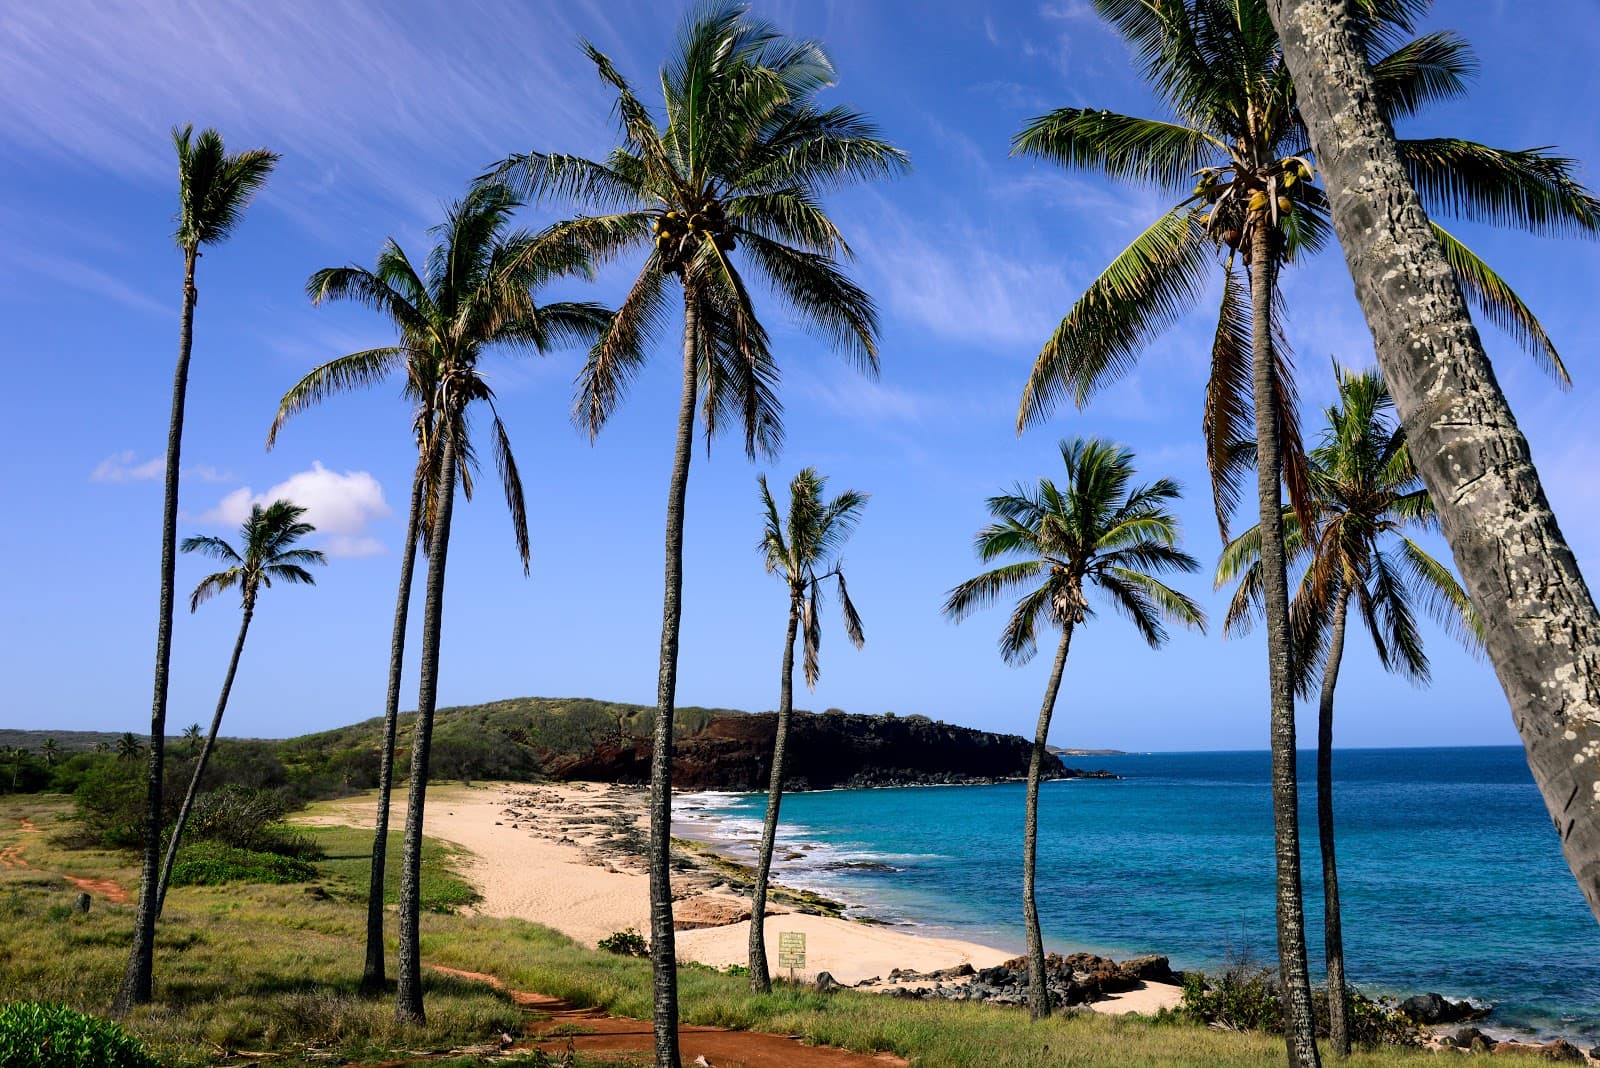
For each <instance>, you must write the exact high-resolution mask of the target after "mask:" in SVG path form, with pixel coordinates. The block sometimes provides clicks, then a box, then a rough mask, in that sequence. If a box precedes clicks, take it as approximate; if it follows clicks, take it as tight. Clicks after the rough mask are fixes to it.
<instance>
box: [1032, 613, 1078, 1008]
mask: <svg viewBox="0 0 1600 1068" xmlns="http://www.w3.org/2000/svg"><path fill="white" fill-rule="evenodd" d="M1071 644H1072V624H1071V623H1070V622H1067V623H1063V624H1062V625H1061V646H1060V648H1058V649H1057V650H1056V662H1055V665H1054V666H1053V667H1052V668H1051V669H1050V682H1049V684H1048V685H1047V686H1045V691H1044V704H1043V705H1042V706H1040V708H1039V726H1038V727H1037V728H1035V730H1034V732H1033V755H1032V756H1031V757H1030V758H1029V760H1028V800H1027V812H1026V813H1025V814H1024V815H1023V818H1022V922H1023V923H1024V924H1025V925H1026V927H1027V929H1028V1015H1029V1016H1030V1017H1031V1018H1032V1019H1035V1020H1042V1019H1044V1018H1045V1017H1046V1016H1049V1015H1050V990H1049V988H1048V987H1046V986H1045V975H1044V935H1043V934H1042V933H1041V932H1040V930H1039V903H1038V901H1037V899H1036V898H1035V897H1034V890H1033V887H1034V868H1035V865H1036V861H1037V859H1038V854H1039V777H1040V775H1041V774H1043V772H1044V758H1045V755H1046V753H1047V750H1046V749H1045V746H1046V744H1047V743H1048V739H1049V737H1050V717H1051V716H1053V715H1055V711H1056V694H1057V693H1059V692H1060V691H1061V672H1062V671H1063V670H1064V669H1065V668H1066V666H1067V648H1068V647H1069V646H1071Z"/></svg>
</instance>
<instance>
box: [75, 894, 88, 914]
mask: <svg viewBox="0 0 1600 1068" xmlns="http://www.w3.org/2000/svg"><path fill="white" fill-rule="evenodd" d="M91 900H92V899H91V898H90V897H89V895H88V894H79V895H78V900H77V901H76V902H75V903H74V905H73V908H75V909H77V910H78V911H79V912H88V911H89V903H90V901H91Z"/></svg>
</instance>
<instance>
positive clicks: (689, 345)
mask: <svg viewBox="0 0 1600 1068" xmlns="http://www.w3.org/2000/svg"><path fill="white" fill-rule="evenodd" d="M696 305H697V297H696V295H695V293H694V292H693V290H692V289H691V288H690V287H689V286H685V287H684V290H683V397H682V399H681V402H680V403H679V406H678V435H677V442H676V444H675V445H674V447H673V452H672V481H671V483H670V484H669V486H668V489H667V538H666V542H667V545H666V557H667V560H666V578H665V581H664V583H663V588H662V595H661V668H660V675H659V677H658V681H657V686H656V715H655V724H654V731H653V744H652V747H651V752H650V975H651V992H652V995H653V1001H654V1006H655V1007H654V1012H653V1013H652V1017H653V1020H654V1028H655V1056H656V1068H679V1064H680V1058H679V1056H678V959H677V944H676V940H675V939H674V937H673V929H672V716H673V711H674V709H675V706H676V702H677V693H678V622H679V620H680V619H681V618H682V616H683V506H684V500H685V498H686V496H687V494H688V489H689V458H690V455H691V454H692V452H693V448H694V401H695V395H696V394H697V392H698V383H697V380H696V371H697V365H696V359H695V357H696V351H697V349H698V347H699V337H700V316H699V309H698V307H697V306H696Z"/></svg>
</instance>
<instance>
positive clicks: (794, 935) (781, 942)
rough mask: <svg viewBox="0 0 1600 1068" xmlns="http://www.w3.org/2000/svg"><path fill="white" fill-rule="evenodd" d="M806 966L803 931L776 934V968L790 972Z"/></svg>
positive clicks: (804, 934)
mask: <svg viewBox="0 0 1600 1068" xmlns="http://www.w3.org/2000/svg"><path fill="white" fill-rule="evenodd" d="M805 966H806V933H805V932H804V931H779V932H778V967H780V968H788V969H789V970H790V971H791V972H792V971H793V970H794V969H796V968H804V967H805Z"/></svg>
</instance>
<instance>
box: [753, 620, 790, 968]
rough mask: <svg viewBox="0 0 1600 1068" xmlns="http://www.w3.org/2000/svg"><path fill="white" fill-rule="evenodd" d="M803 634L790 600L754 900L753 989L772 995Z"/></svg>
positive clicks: (757, 860)
mask: <svg viewBox="0 0 1600 1068" xmlns="http://www.w3.org/2000/svg"><path fill="white" fill-rule="evenodd" d="M799 630H800V601H799V599H798V598H797V597H796V596H794V595H792V594H791V595H790V597H789V631H788V633H787V634H786V635H785V636H784V639H783V677H782V678H781V679H780V680H779V681H778V730H777V733H776V734H774V735H773V738H772V782H771V784H770V785H769V786H768V787H767V819H766V822H765V823H763V824H762V826H761V855H760V856H759V857H757V858H756V888H755V893H754V894H753V895H752V896H751V899H750V989H751V990H752V991H753V992H755V993H757V994H769V993H771V992H772V976H771V974H770V973H769V972H768V970H767V939H766V927H767V879H768V878H769V877H770V876H771V874H772V849H773V846H774V845H775V844H776V843H777V841H778V807H779V806H780V805H782V804H783V753H784V749H785V748H786V747H787V746H788V743H789V715H790V713H791V712H793V711H794V638H795V635H796V634H797V633H799Z"/></svg>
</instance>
